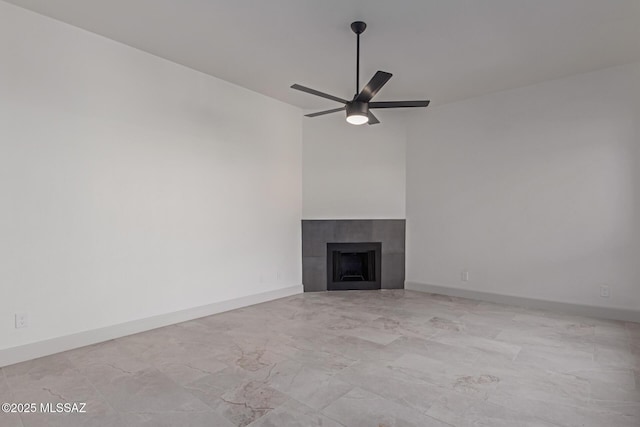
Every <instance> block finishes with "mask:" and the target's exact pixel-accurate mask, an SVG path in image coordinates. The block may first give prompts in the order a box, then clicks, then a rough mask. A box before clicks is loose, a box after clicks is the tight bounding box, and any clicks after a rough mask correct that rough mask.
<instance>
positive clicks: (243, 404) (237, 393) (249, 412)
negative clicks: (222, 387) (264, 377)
mask: <svg viewBox="0 0 640 427" xmlns="http://www.w3.org/2000/svg"><path fill="white" fill-rule="evenodd" d="M287 399H288V397H287V396H286V395H284V394H283V393H280V392H279V391H278V390H276V389H274V388H272V387H269V386H267V385H265V383H262V382H257V381H248V382H246V383H244V384H242V385H240V386H239V387H236V388H235V389H232V390H229V391H227V392H226V393H224V394H223V395H222V396H220V397H219V398H218V399H217V400H215V401H214V402H212V403H211V404H210V406H212V407H213V408H214V409H215V410H216V412H218V413H219V414H220V415H222V416H224V417H225V418H226V419H228V420H229V421H231V422H232V423H233V425H235V426H238V427H244V426H246V425H249V424H251V423H252V422H254V421H255V420H257V419H259V418H261V417H263V416H264V415H266V414H268V413H269V412H270V411H272V410H273V409H275V408H277V407H278V406H280V405H282V404H283V403H284V402H286V401H287Z"/></svg>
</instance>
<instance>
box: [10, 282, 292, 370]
mask: <svg viewBox="0 0 640 427" xmlns="http://www.w3.org/2000/svg"><path fill="white" fill-rule="evenodd" d="M302 292H303V288H302V285H295V286H289V287H286V288H281V289H276V290H273V291H268V292H262V293H259V294H254V295H248V296H245V297H240V298H234V299H231V300H226V301H220V302H215V303H213V304H207V305H203V306H199V307H193V308H188V309H185V310H180V311H175V312H172V313H166V314H160V315H158V316H153V317H148V318H145V319H139V320H133V321H131V322H126V323H120V324H117V325H112V326H107V327H104V328H100V329H93V330H90V331H83V332H79V333H76V334H71V335H65V336H62V337H57V338H52V339H49V340H45V341H38V342H35V343H30V344H25V345H20V346H17V347H11V348H8V349H5V350H0V367H3V366H8V365H13V364H14V363H19V362H24V361H27V360H32V359H36V358H38V357H43V356H49V355H51V354H55V353H60V352H62V351H67V350H71V349H74V348H79V347H84V346H87V345H91V344H96V343H99V342H103V341H108V340H112V339H115V338H120V337H124V336H127V335H132V334H137V333H139V332H144V331H149V330H151V329H156V328H161V327H163V326H168V325H173V324H176V323H180V322H186V321H188V320H193V319H197V318H199V317H205V316H211V315H212V314H218V313H222V312H225V311H229V310H235V309H236V308H241V307H247V306H250V305H254V304H260V303H262V302H267V301H272V300H275V299H279V298H284V297H288V296H291V295H296V294H300V293H302Z"/></svg>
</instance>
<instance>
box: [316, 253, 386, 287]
mask: <svg viewBox="0 0 640 427" xmlns="http://www.w3.org/2000/svg"><path fill="white" fill-rule="evenodd" d="M380 249H381V244H380V243H379V242H367V243H327V289H328V290H353V289H380V267H381V266H380V256H381V255H380V252H381V251H380Z"/></svg>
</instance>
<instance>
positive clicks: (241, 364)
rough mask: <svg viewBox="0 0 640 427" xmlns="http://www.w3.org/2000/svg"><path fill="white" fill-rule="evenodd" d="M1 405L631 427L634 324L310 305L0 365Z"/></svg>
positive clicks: (424, 303) (68, 421)
mask: <svg viewBox="0 0 640 427" xmlns="http://www.w3.org/2000/svg"><path fill="white" fill-rule="evenodd" d="M0 398H2V399H4V400H12V401H15V400H24V401H29V402H30V401H36V402H39V401H42V402H54V403H55V402H67V401H78V402H83V401H86V402H87V409H88V413H87V414H73V416H69V415H68V414H57V415H56V416H53V415H52V414H31V415H23V416H22V417H20V416H19V415H17V414H8V415H7V414H0V427H5V426H8V427H29V426H34V427H36V426H37V427H40V426H65V427H66V426H71V427H73V426H86V427H92V426H95V427H110V426H118V427H120V426H132V427H135V426H174V425H180V426H183V425H184V426H193V427H196V426H207V425H214V426H220V427H225V426H243V425H256V426H276V425H277V426H289V425H290V426H298V425H304V426H315V425H318V426H324V427H327V426H328V427H339V426H345V427H351V426H360V425H363V426H374V427H379V426H380V425H383V426H387V427H390V426H414V425H415V426H420V427H422V426H429V425H436V426H443V425H454V426H509V427H511V426H514V427H517V426H541V427H550V426H559V427H565V426H571V427H573V426H576V427H577V426H580V427H602V426H606V427H614V426H615V427H638V426H640V325H639V324H636V323H623V322H616V321H607V320H601V319H591V318H587V317H582V316H573V315H567V314H562V313H554V312H547V311H542V310H531V309H527V308H522V307H512V306H508V305H504V304H494V303H489V302H478V301H473V300H468V299H464V298H453V297H447V296H438V295H430V294H425V293H419V292H413V291H406V290H385V291H362V292H330V293H309V294H301V295H295V296H292V297H287V298H282V299H280V300H276V301H271V302H267V303H263V304H258V305H255V306H250V307H245V308H242V309H239V310H233V311H230V312H226V313H221V314H218V315H215V316H209V317H205V318H201V319H196V320H192V321H189V322H183V323H180V324H176V325H171V326H167V327H164V328H159V329H155V330H152V331H148V332H144V333H139V334H135V335H131V336H127V337H123V338H118V339H116V340H111V341H107V342H104V343H101V344H96V345H93V346H88V347H84V348H80V349H76V350H72V351H67V352H64V353H61V354H57V355H53V356H49V357H45V358H41V359H36V360H33V361H29V362H25V363H20V364H16V365H13V366H8V367H4V368H2V369H0ZM76 415H78V416H76Z"/></svg>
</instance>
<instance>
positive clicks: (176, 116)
mask: <svg viewBox="0 0 640 427" xmlns="http://www.w3.org/2000/svg"><path fill="white" fill-rule="evenodd" d="M0 58H1V60H0V288H1V289H0V349H3V348H9V347H13V346H19V345H21V344H26V343H32V342H38V341H40V340H45V339H49V338H55V337H59V336H63V335H66V334H72V333H75V332H79V331H86V330H92V329H94V328H100V327H106V326H109V325H113V324H118V323H121V322H127V321H131V320H134V319H141V318H146V317H149V316H154V315H158V314H163V313H169V312H173V311H176V310H182V309H186V308H190V307H195V306H202V305H205V304H210V303H214V302H217V301H223V300H228V299H232V298H238V297H243V296H247V295H252V294H256V293H260V292H266V291H270V290H275V289H280V288H284V287H287V286H293V285H300V284H301V267H300V257H301V254H300V218H301V139H302V129H301V111H300V110H299V109H297V108H294V107H291V106H288V105H286V104H283V103H281V102H278V101H275V100H273V99H270V98H267V97H264V96H262V95H258V94H256V93H254V92H251V91H248V90H245V89H242V88H240V87H237V86H234V85H231V84H229V83H226V82H223V81H221V80H218V79H215V78H212V77H210V76H206V75H204V74H201V73H198V72H195V71H193V70H190V69H187V68H185V67H182V66H179V65H176V64H174V63H171V62H168V61H165V60H163V59H160V58H157V57H154V56H152V55H149V54H146V53H143V52H141V51H138V50H136V49H133V48H130V47H127V46H124V45H122V44H119V43H116V42H113V41H110V40H108V39H105V38H102V37H99V36H96V35H94V34H91V33H88V32H85V31H83V30H80V29H77V28H75V27H71V26H68V25H66V24H63V23H60V22H57V21H54V20H52V19H49V18H45V17H42V16H40V15H36V14H34V13H31V12H28V11H25V10H23V9H20V8H17V7H15V6H12V5H9V4H7V3H4V2H0ZM278 273H279V274H278ZM16 312H28V314H29V322H30V325H29V327H27V328H25V329H15V328H14V323H13V322H14V318H13V316H14V313H16Z"/></svg>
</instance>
